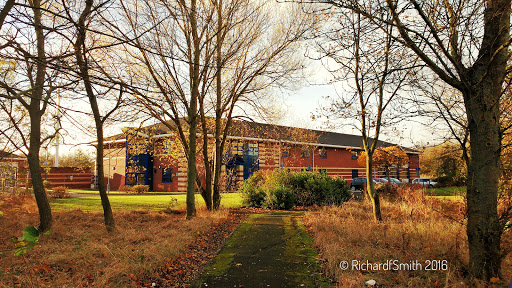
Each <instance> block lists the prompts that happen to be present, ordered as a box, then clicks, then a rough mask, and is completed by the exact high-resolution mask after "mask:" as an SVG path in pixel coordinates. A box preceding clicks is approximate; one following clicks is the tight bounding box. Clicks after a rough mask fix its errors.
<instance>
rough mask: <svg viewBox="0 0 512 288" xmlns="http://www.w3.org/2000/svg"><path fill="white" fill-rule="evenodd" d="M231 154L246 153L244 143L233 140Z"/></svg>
mask: <svg viewBox="0 0 512 288" xmlns="http://www.w3.org/2000/svg"><path fill="white" fill-rule="evenodd" d="M231 154H233V155H243V154H244V143H242V142H232V143H231Z"/></svg>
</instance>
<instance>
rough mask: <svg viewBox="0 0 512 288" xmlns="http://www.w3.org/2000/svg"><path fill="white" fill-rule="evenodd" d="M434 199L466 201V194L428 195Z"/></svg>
mask: <svg viewBox="0 0 512 288" xmlns="http://www.w3.org/2000/svg"><path fill="white" fill-rule="evenodd" d="M427 197H429V198H432V199H443V200H451V201H464V196H457V195H451V196H427Z"/></svg>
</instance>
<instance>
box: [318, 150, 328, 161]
mask: <svg viewBox="0 0 512 288" xmlns="http://www.w3.org/2000/svg"><path fill="white" fill-rule="evenodd" d="M318 154H319V156H320V159H327V149H325V148H324V147H322V148H320V150H318Z"/></svg>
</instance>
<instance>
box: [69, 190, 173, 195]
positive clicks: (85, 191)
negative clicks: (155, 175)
mask: <svg viewBox="0 0 512 288" xmlns="http://www.w3.org/2000/svg"><path fill="white" fill-rule="evenodd" d="M68 191H69V192H71V193H78V194H91V195H99V192H98V190H90V189H68ZM116 194H123V195H124V194H130V192H124V191H109V192H108V195H116ZM144 194H145V195H162V194H163V195H169V194H173V193H172V192H159V191H155V192H146V193H144Z"/></svg>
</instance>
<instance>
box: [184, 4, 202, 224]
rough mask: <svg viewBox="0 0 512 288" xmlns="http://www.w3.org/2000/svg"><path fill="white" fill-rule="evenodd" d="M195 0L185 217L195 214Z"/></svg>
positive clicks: (197, 54)
mask: <svg viewBox="0 0 512 288" xmlns="http://www.w3.org/2000/svg"><path fill="white" fill-rule="evenodd" d="M196 4H197V0H191V1H190V12H189V13H190V16H189V17H190V30H191V31H190V32H191V34H192V46H193V47H192V52H193V54H192V60H193V61H192V63H191V64H190V76H191V79H190V107H188V109H187V114H188V119H189V122H188V124H189V127H188V133H189V134H188V159H187V160H188V161H187V164H188V171H187V177H188V178H187V219H192V218H194V217H195V216H196V206H195V192H196V189H195V188H196V187H195V185H196V178H197V168H196V151H197V147H196V138H197V134H196V133H197V100H198V98H199V81H200V78H199V69H200V65H199V64H200V59H201V55H200V54H201V53H200V52H201V49H200V39H199V35H198V31H197V30H198V29H197V19H196V17H197V11H196V7H197V6H196Z"/></svg>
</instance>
